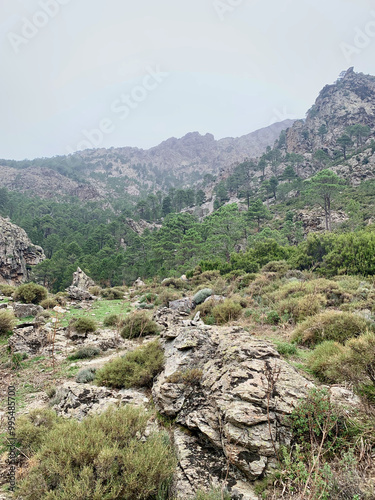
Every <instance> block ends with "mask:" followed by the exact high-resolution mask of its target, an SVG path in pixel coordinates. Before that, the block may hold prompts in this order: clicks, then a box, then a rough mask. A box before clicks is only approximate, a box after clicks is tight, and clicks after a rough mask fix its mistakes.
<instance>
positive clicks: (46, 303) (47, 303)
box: [40, 298, 57, 309]
mask: <svg viewBox="0 0 375 500" xmlns="http://www.w3.org/2000/svg"><path fill="white" fill-rule="evenodd" d="M40 305H41V306H42V307H43V309H53V308H54V307H56V306H57V301H56V300H55V299H52V298H48V299H44V300H42V302H41V303H40Z"/></svg>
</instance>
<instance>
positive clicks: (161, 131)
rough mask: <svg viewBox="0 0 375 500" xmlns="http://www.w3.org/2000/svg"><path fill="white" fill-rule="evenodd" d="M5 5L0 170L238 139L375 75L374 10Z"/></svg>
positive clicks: (53, 1)
mask: <svg viewBox="0 0 375 500" xmlns="http://www.w3.org/2000/svg"><path fill="white" fill-rule="evenodd" d="M0 1H1V3H0V38H1V44H0V57H1V78H0V96H1V114H0V158H9V159H10V158H11V159H24V158H35V157H40V156H54V155H59V154H67V153H70V152H72V151H75V150H77V149H82V148H85V147H94V146H99V147H111V146H115V147H119V146H137V147H142V148H148V147H151V146H154V145H157V144H158V143H160V142H161V141H163V140H165V139H167V138H169V137H172V136H174V137H181V136H183V135H185V134H186V133H187V132H192V131H199V132H200V133H202V134H205V133H207V132H210V133H212V134H214V136H215V138H216V139H219V138H222V137H228V136H231V137H237V136H241V135H244V134H247V133H249V132H251V131H253V130H256V129H258V128H261V127H266V126H268V125H269V124H270V123H272V122H276V121H281V120H283V119H285V118H303V117H304V116H305V113H306V111H307V110H308V108H309V107H310V106H311V105H312V104H313V103H314V101H315V99H316V97H317V95H318V93H319V91H320V90H321V88H322V87H323V86H324V85H325V84H327V83H333V82H334V81H335V80H336V78H337V77H338V74H339V73H340V72H341V71H342V70H344V69H347V68H348V67H349V66H354V67H355V70H356V71H360V72H364V73H371V74H375V68H374V61H375V57H374V56H375V5H374V3H373V2H372V1H371V0H242V1H241V0H189V1H186V0H158V1H155V0H137V1H135V0H134V1H129V0H0Z"/></svg>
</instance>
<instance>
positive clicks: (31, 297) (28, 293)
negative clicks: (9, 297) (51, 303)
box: [13, 283, 48, 304]
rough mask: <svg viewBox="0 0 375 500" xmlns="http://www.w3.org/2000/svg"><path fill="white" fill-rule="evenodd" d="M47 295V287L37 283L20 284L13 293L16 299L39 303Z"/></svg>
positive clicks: (26, 302)
mask: <svg viewBox="0 0 375 500" xmlns="http://www.w3.org/2000/svg"><path fill="white" fill-rule="evenodd" d="M47 296H48V292H47V289H46V288H44V286H41V285H37V284H35V283H27V284H25V285H20V286H19V287H18V288H17V289H16V291H15V292H14V294H13V298H14V300H16V301H20V302H23V303H24V304H39V303H40V302H41V301H42V300H44V299H46V298H47Z"/></svg>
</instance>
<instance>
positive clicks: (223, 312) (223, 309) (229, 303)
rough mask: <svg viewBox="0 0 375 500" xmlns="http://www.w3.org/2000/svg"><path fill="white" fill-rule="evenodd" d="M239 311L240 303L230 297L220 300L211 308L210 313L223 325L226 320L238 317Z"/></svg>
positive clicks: (217, 322) (240, 311) (240, 308)
mask: <svg viewBox="0 0 375 500" xmlns="http://www.w3.org/2000/svg"><path fill="white" fill-rule="evenodd" d="M241 313H242V307H241V304H239V303H238V302H234V301H233V300H231V299H225V300H224V302H220V303H219V304H217V305H216V306H215V307H214V308H213V309H212V315H213V317H214V318H215V321H216V324H218V325H223V324H224V323H228V321H234V320H236V319H238V318H239V317H240V316H241Z"/></svg>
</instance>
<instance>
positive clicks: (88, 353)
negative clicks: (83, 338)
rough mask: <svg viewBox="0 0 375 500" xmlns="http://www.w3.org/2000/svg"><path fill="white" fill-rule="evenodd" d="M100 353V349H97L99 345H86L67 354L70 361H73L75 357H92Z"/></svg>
mask: <svg viewBox="0 0 375 500" xmlns="http://www.w3.org/2000/svg"><path fill="white" fill-rule="evenodd" d="M100 353H101V350H100V349H99V347H96V346H90V345H88V346H84V347H81V348H80V349H77V351H75V352H73V354H71V355H70V356H68V359H70V360H71V361H75V360H76V359H90V358H94V357H95V356H99V354H100Z"/></svg>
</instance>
